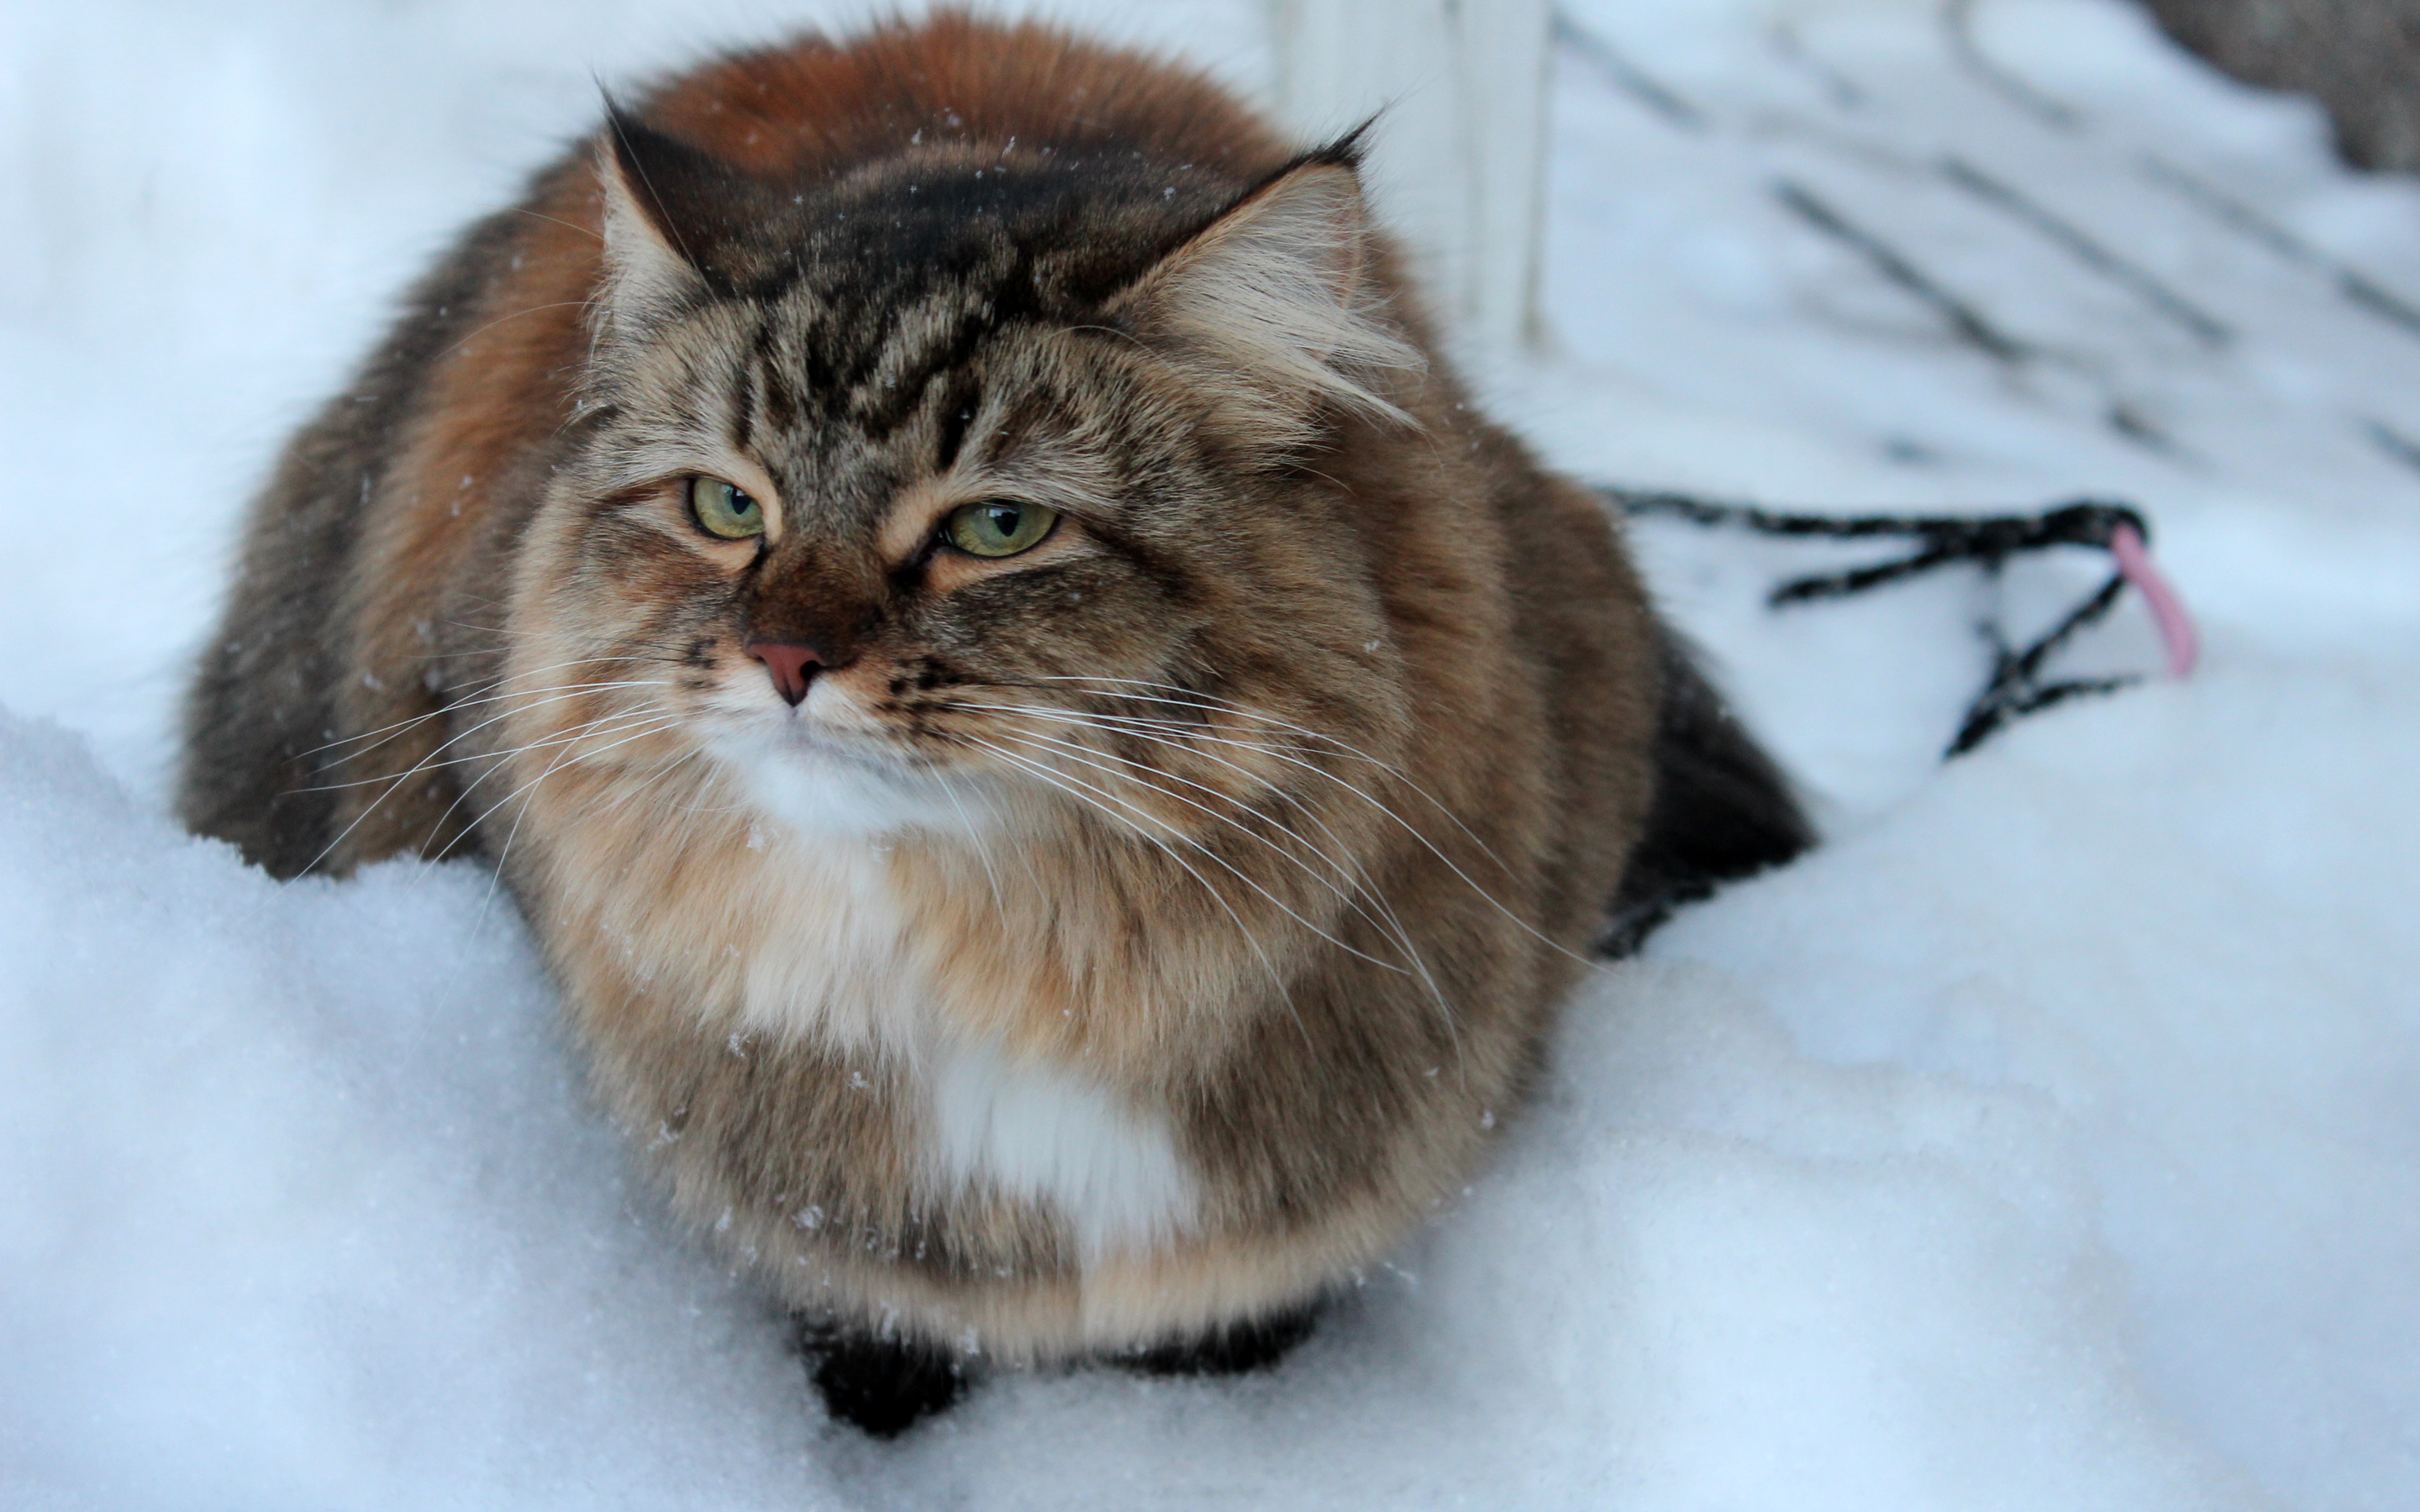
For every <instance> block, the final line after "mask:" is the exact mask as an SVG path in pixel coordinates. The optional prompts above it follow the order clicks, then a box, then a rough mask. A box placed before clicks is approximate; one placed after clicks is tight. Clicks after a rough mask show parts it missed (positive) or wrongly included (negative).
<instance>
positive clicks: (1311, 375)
mask: <svg viewBox="0 0 2420 1512" xmlns="http://www.w3.org/2000/svg"><path fill="white" fill-rule="evenodd" d="M1357 134H1358V133H1356V135H1357ZM1356 159H1357V153H1356V149H1355V147H1354V145H1353V142H1352V140H1351V139H1347V141H1346V142H1345V143H1343V144H1340V145H1339V146H1338V147H1332V148H1326V149H1323V150H1321V151H1319V152H1315V153H1311V154H1310V155H1308V156H1306V157H1305V158H1303V159H1301V160H1298V161H1297V162H1295V163H1293V164H1290V165H1289V166H1287V167H1286V168H1284V169H1283V170H1281V171H1280V172H1279V173H1278V174H1277V175H1275V176H1274V177H1271V178H1270V179H1269V180H1268V181H1267V182H1265V183H1264V184H1262V185H1261V186H1260V187H1259V188H1257V189H1255V190H1253V191H1252V192H1251V193H1249V194H1247V195H1245V196H1244V198H1243V199H1242V200H1241V201H1240V202H1238V203H1237V204H1236V205H1235V206H1234V208H1232V209H1230V210H1228V211H1227V212H1226V213H1225V214H1224V215H1221V216H1220V217H1219V218H1218V220H1216V221H1214V222H1212V223H1211V224H1209V225H1208V226H1207V227H1205V228H1204V229H1203V230H1202V231H1201V232H1200V233H1199V234H1198V235H1196V236H1194V237H1193V238H1192V239H1190V240H1188V241H1187V242H1186V243H1185V244H1184V245H1183V246H1181V247H1179V248H1177V249H1176V250H1175V251H1174V252H1172V253H1171V254H1169V255H1167V256H1166V257H1165V258H1163V259H1162V260H1161V261H1160V262H1159V263H1158V264H1157V265H1156V267H1154V268H1153V269H1152V270H1151V271H1150V272H1148V273H1146V274H1144V275H1143V277H1142V278H1141V279H1140V281H1139V282H1138V283H1137V284H1135V285H1133V286H1132V287H1131V288H1129V289H1128V290H1127V291H1126V293H1125V295H1124V296H1122V297H1121V299H1120V300H1119V301H1118V304H1117V313H1118V314H1120V315H1121V316H1124V317H1125V319H1127V320H1128V321H1129V322H1130V323H1131V328H1132V329H1133V330H1134V332H1135V333H1136V334H1137V335H1139V336H1140V337H1141V338H1142V339H1143V340H1144V341H1145V342H1147V343H1149V344H1151V345H1153V346H1155V347H1159V348H1160V349H1161V350H1163V351H1164V352H1165V353H1166V354H1167V355H1169V356H1170V357H1171V359H1173V360H1174V361H1175V362H1176V363H1177V364H1178V366H1180V367H1181V368H1184V369H1185V370H1187V373H1188V375H1189V376H1192V377H1194V378H1196V380H1197V381H1200V382H1202V383H1203V384H1204V385H1205V386H1207V387H1209V388H1210V389H1211V390H1212V391H1213V392H1214V393H1217V394H1218V396H1219V397H1220V398H1221V399H1222V400H1223V401H1225V403H1226V405H1227V406H1228V407H1229V408H1231V409H1234V410H1237V411H1238V413H1237V414H1236V417H1235V418H1237V419H1238V420H1240V421H1242V422H1243V423H1244V424H1246V425H1247V426H1249V429H1250V431H1251V433H1252V434H1255V435H1257V436H1259V437H1261V438H1263V439H1264V440H1272V441H1277V442H1280V444H1283V443H1289V442H1293V441H1296V440H1307V439H1308V438H1309V434H1310V430H1311V426H1312V424H1314V417H1315V415H1316V413H1317V411H1318V409H1320V408H1321V406H1322V405H1323V404H1325V405H1328V406H1333V407H1335V408H1337V409H1343V410H1346V411H1349V412H1352V413H1355V414H1358V415H1360V416H1362V417H1363V418H1365V419H1373V420H1383V421H1388V422H1393V423H1396V424H1410V423H1411V419H1410V417H1409V416H1408V415H1406V414H1404V411H1403V410H1402V409H1399V408H1398V407H1397V406H1396V405H1395V404H1394V403H1393V402H1392V401H1391V400H1389V399H1388V397H1387V396H1386V393H1385V390H1386V388H1387V387H1388V384H1387V382H1386V375H1387V374H1388V372H1389V371H1390V370H1398V369H1418V368H1419V367H1421V366H1423V365H1425V364H1424V361H1423V359H1422V358H1421V356H1420V354H1419V351H1418V350H1417V349H1415V348H1414V347H1412V346H1411V345H1410V343H1409V342H1408V341H1406V340H1405V339H1404V333H1403V332H1402V331H1401V329H1400V328H1398V327H1397V326H1396V325H1395V324H1394V323H1393V322H1392V321H1391V320H1390V319H1389V318H1388V311H1387V304H1388V290H1387V289H1385V288H1384V287H1382V286H1380V285H1379V283H1378V281H1377V279H1376V278H1375V276H1374V270H1373V267H1372V264H1373V246H1372V232H1371V228H1370V222H1369V212H1368V210H1367V209H1366V208H1365V207H1364V206H1363V204H1362V199H1361V183H1360V177H1359V175H1358V174H1357V172H1356V171H1355V168H1356Z"/></svg>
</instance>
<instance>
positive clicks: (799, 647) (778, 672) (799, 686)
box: [748, 640, 829, 708]
mask: <svg viewBox="0 0 2420 1512" xmlns="http://www.w3.org/2000/svg"><path fill="white" fill-rule="evenodd" d="M748 654H749V655H750V656H753V657H755V658H756V659H757V660H758V661H761V662H763V663H764V664H765V670H766V671H769V672H771V673H772V674H773V690H774V691H775V692H777V693H779V694H781V695H782V699H783V702H786V703H788V704H790V705H791V706H792V707H793V708H795V707H797V706H798V702H799V700H800V699H803V698H805V697H806V696H807V685H808V684H809V683H811V682H813V681H814V675H815V673H816V672H817V671H821V670H822V669H823V668H824V667H825V666H827V665H829V663H828V661H827V659H826V657H825V656H824V654H823V653H822V652H820V651H817V650H816V649H815V648H814V647H813V646H811V645H808V644H807V643H806V642H805V641H803V640H751V641H749V642H748Z"/></svg>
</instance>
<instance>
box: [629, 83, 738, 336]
mask: <svg viewBox="0 0 2420 1512" xmlns="http://www.w3.org/2000/svg"><path fill="white" fill-rule="evenodd" d="M737 177H738V176H737V174H735V173H734V172H733V171H732V170H731V169H729V168H727V167H725V166H723V165H722V164H721V162H717V161H715V160H714V159H713V158H711V157H709V156H707V155H706V153H703V152H701V151H699V150H698V149H697V148H695V147H690V145H689V144H688V143H686V142H683V141H680V140H679V139H678V138H675V137H671V136H667V135H665V134H664V133H663V132H661V131H657V130H656V129H655V128H654V127H651V126H649V125H648V124H647V123H646V122H644V121H643V120H641V119H639V118H638V116H634V115H632V114H630V113H629V112H628V111H626V110H624V109H623V108H622V107H621V106H619V105H616V104H611V103H609V104H608V106H607V110H606V116H605V138H604V140H603V142H601V143H600V144H598V147H597V185H598V188H599V190H600V191H601V193H603V195H604V199H605V213H604V236H605V287H604V290H603V299H602V301H600V302H601V306H602V310H603V314H604V333H606V334H607V335H609V336H611V337H613V338H614V339H616V340H624V341H628V340H633V339H637V338H639V337H643V336H644V335H645V334H646V333H647V332H650V331H654V330H657V329H659V327H661V326H662V325H663V324H664V323H665V322H667V321H669V320H672V319H675V318H676V317H678V316H681V315H683V314H685V313H686V312H688V311H690V310H693V309H695V308H696V307H697V306H698V305H699V304H701V303H704V302H705V301H706V300H708V299H710V298H711V297H712V296H713V295H714V294H716V293H717V292H719V291H720V290H719V289H718V286H717V285H718V283H719V282H720V280H719V279H718V277H717V270H716V264H715V260H714V256H713V254H714V251H715V248H716V244H717V242H718V240H719V239H721V237H722V236H724V235H726V234H727V233H728V231H729V230H730V229H731V228H730V226H729V225H728V224H727V223H729V222H730V221H731V220H732V219H733V209H734V206H733V201H735V200H736V199H737V198H738V197H739V195H740V192H741V189H742V186H741V185H740V184H739V183H737Z"/></svg>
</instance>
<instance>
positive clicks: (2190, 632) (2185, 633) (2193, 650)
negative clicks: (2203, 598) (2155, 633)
mask: <svg viewBox="0 0 2420 1512" xmlns="http://www.w3.org/2000/svg"><path fill="white" fill-rule="evenodd" d="M2109 551H2110V554H2111V555H2113V556H2115V557H2116V558H2117V559H2118V571H2119V572H2121V573H2124V574H2125V575H2126V580H2127V581H2128V582H2130V583H2133V585H2134V586H2135V587H2136V588H2137V589H2139V590H2141V591H2142V594H2143V602H2144V603H2145V604H2146V605H2148V606H2149V608H2150V610H2151V623H2152V624H2154V625H2158V626H2159V627H2160V640H2161V641H2162V642H2163V643H2164V644H2165V645H2166V646H2167V648H2168V675H2169V676H2171V677H2190V676H2192V675H2193V670H2194V663H2195V661H2197V660H2199V659H2200V656H2201V640H2200V638H2199V637H2198V636H2196V635H2195V633H2194V623H2193V616H2192V615H2190V614H2187V613H2186V612H2185V606H2184V601H2183V600H2182V599H2180V598H2179V597H2177V591H2176V590H2175V589H2173V588H2171V587H2169V586H2168V580H2167V579H2165V578H2163V577H2161V576H2160V569H2159V568H2157V567H2154V566H2152V565H2151V553H2150V549H2149V548H2148V547H2146V546H2144V544H2143V537H2142V535H2141V533H2140V532H2137V531H2136V530H2135V529H2134V527H2133V526H2132V525H2120V526H2118V528H2117V529H2116V530H2115V531H2112V532H2110V534H2109Z"/></svg>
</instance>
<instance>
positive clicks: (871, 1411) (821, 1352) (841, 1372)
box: [799, 1319, 967, 1439]
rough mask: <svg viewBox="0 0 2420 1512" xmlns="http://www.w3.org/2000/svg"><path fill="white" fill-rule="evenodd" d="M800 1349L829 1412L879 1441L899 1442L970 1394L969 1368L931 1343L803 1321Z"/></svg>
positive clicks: (820, 1322)
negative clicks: (935, 1414)
mask: <svg viewBox="0 0 2420 1512" xmlns="http://www.w3.org/2000/svg"><path fill="white" fill-rule="evenodd" d="M799 1348H800V1349H801V1350H804V1351H805V1352H806V1356H807V1377H808V1379H809V1380H811V1381H814V1383H815V1390H816V1392H817V1393H819V1394H820V1395H821V1396H823V1399H824V1411H826V1412H830V1414H831V1415H832V1416H833V1417H834V1418H835V1419H837V1420H838V1421H840V1422H843V1423H849V1424H854V1425H855V1426H856V1427H859V1428H861V1429H863V1430H864V1431H865V1432H866V1433H868V1434H870V1435H871V1436H873V1437H875V1438H877V1439H895V1438H897V1437H899V1435H901V1434H903V1433H905V1432H907V1430H908V1429H909V1428H911V1427H915V1426H916V1425H917V1424H918V1423H921V1422H923V1420H924V1419H925V1418H928V1417H930V1416H932V1415H933V1414H934V1413H936V1412H940V1411H941V1410H942V1409H944V1408H946V1407H948V1406H950V1405H951V1404H952V1403H954V1402H955V1401H956V1400H957V1399H958V1398H959V1397H961V1396H965V1395H966V1391H967V1377H966V1369H965V1367H964V1366H963V1365H960V1364H959V1363H958V1361H957V1360H956V1359H955V1358H954V1356H952V1355H950V1354H949V1353H947V1352H946V1351H944V1350H937V1349H935V1348H933V1347H932V1346H931V1345H929V1344H924V1343H921V1342H918V1341H916V1340H912V1339H885V1338H876V1337H873V1336H872V1335H865V1334H856V1333H850V1332H847V1331H845V1330H843V1329H839V1328H836V1327H834V1326H833V1325H831V1324H830V1323H827V1322H822V1321H819V1320H814V1319H799Z"/></svg>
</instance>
